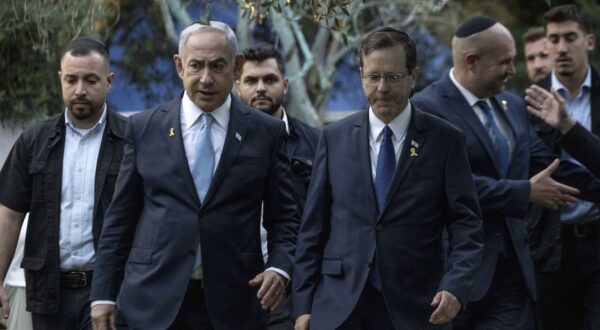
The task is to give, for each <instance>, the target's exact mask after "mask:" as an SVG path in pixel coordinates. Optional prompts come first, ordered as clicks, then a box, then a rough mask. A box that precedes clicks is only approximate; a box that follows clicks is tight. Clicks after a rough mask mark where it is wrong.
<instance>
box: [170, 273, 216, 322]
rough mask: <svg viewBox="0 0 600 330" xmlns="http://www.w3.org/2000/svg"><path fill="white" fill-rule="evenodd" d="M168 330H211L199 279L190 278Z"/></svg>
mask: <svg viewBox="0 0 600 330" xmlns="http://www.w3.org/2000/svg"><path fill="white" fill-rule="evenodd" d="M169 329H170V330H212V329H213V326H212V325H211V324H210V320H209V318H208V312H207V310H206V300H204V290H203V289H202V285H201V282H200V281H195V280H191V281H190V282H189V284H188V288H187V290H186V292H185V297H184V298H183V302H182V303H181V308H180V309H179V313H178V314H177V317H176V318H175V321H174V322H173V324H171V326H170V327H169Z"/></svg>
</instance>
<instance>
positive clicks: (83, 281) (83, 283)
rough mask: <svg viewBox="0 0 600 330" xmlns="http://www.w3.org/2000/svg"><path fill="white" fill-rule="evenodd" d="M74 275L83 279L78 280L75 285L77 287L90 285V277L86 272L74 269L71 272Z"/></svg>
mask: <svg viewBox="0 0 600 330" xmlns="http://www.w3.org/2000/svg"><path fill="white" fill-rule="evenodd" d="M71 274H73V275H77V278H78V279H81V282H79V281H77V284H75V285H74V287H76V288H85V287H87V286H88V279H87V275H86V273H85V272H82V271H74V272H71Z"/></svg>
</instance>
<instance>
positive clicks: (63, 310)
mask: <svg viewBox="0 0 600 330" xmlns="http://www.w3.org/2000/svg"><path fill="white" fill-rule="evenodd" d="M31 320H32V322H33V329H34V330H80V329H81V330H88V329H92V321H91V318H90V287H89V286H87V287H85V288H76V289H72V288H64V287H61V288H60V296H59V308H58V314H57V315H43V314H38V313H31Z"/></svg>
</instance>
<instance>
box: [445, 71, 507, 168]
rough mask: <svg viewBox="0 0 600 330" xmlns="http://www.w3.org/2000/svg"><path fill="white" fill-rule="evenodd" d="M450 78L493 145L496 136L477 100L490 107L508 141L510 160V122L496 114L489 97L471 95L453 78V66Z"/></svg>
mask: <svg viewBox="0 0 600 330" xmlns="http://www.w3.org/2000/svg"><path fill="white" fill-rule="evenodd" d="M450 80H452V82H453V83H454V85H455V86H456V88H458V91H459V92H460V93H461V94H462V96H463V97H464V98H465V100H467V103H469V105H470V106H471V108H472V109H473V111H475V114H476V115H477V118H479V121H480V122H481V124H482V125H483V127H485V128H486V130H487V132H488V135H489V136H490V139H491V140H492V144H493V145H494V146H495V145H496V138H495V136H494V133H493V132H492V128H491V127H490V125H489V123H488V120H487V117H486V115H485V112H483V109H481V108H480V107H479V106H478V105H477V102H479V101H484V102H485V103H487V105H488V106H489V107H490V109H492V116H494V120H495V121H496V124H497V126H498V128H499V129H500V131H501V132H502V135H504V137H505V138H506V142H507V143H508V157H509V158H508V159H509V162H510V159H511V158H512V157H511V156H512V152H513V150H514V148H515V137H514V135H513V134H512V130H511V128H510V124H509V123H508V122H507V121H506V120H504V117H502V116H500V115H499V114H498V111H499V109H497V108H496V106H494V105H493V104H492V102H490V99H489V98H487V99H480V98H478V97H477V96H475V95H473V93H471V92H470V91H469V90H468V89H466V88H465V87H464V86H463V85H461V84H460V82H458V80H456V78H454V68H452V69H450Z"/></svg>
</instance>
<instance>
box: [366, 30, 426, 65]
mask: <svg viewBox="0 0 600 330" xmlns="http://www.w3.org/2000/svg"><path fill="white" fill-rule="evenodd" d="M396 46H402V47H404V55H406V64H405V65H406V69H407V70H408V72H412V70H413V69H414V68H415V67H416V66H417V46H416V45H415V42H414V40H412V39H411V38H410V37H409V36H408V34H406V33H405V32H403V31H400V30H398V29H395V28H392V27H384V28H381V29H378V30H376V31H373V32H372V33H370V34H369V35H367V36H366V37H365V38H364V39H363V40H362V41H361V42H360V47H359V49H358V53H359V61H360V67H361V68H362V66H363V57H364V56H366V55H369V54H370V53H371V52H373V51H374V50H378V49H383V48H391V47H396Z"/></svg>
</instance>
